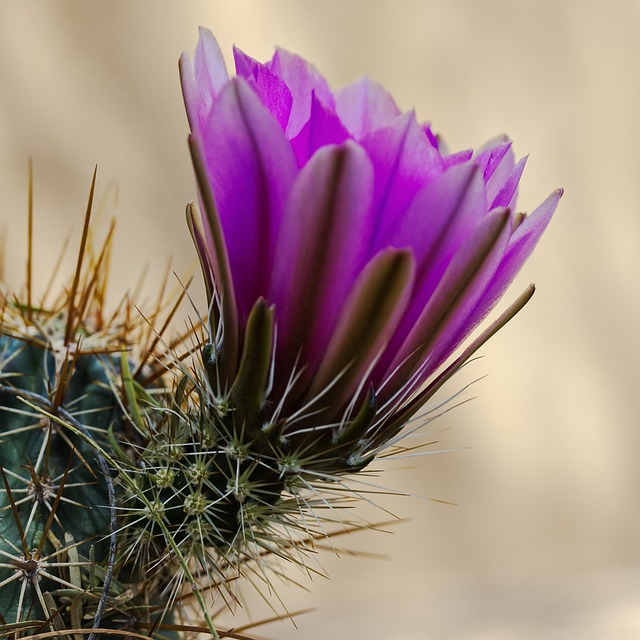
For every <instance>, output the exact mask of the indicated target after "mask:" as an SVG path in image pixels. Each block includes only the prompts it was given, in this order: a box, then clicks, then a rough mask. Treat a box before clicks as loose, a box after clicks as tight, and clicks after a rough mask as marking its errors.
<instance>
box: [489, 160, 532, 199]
mask: <svg viewBox="0 0 640 640" xmlns="http://www.w3.org/2000/svg"><path fill="white" fill-rule="evenodd" d="M526 164H527V156H525V157H524V158H521V159H520V160H519V161H518V164H516V166H515V167H514V169H513V171H512V172H511V175H510V176H509V177H508V178H507V179H506V181H505V182H504V184H503V185H502V188H501V189H500V191H499V192H498V194H497V195H496V197H495V198H494V199H493V202H492V203H491V209H495V208H497V207H506V208H508V209H511V210H512V211H513V209H514V207H515V202H516V197H517V195H518V184H519V183H520V178H521V177H522V172H523V171H524V167H525V165H526Z"/></svg>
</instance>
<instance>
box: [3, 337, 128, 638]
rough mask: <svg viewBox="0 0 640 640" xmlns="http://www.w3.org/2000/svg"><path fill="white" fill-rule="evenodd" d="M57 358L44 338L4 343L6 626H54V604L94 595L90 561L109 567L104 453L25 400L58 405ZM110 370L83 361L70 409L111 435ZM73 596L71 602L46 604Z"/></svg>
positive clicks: (97, 359) (69, 393) (70, 391)
mask: <svg viewBox="0 0 640 640" xmlns="http://www.w3.org/2000/svg"><path fill="white" fill-rule="evenodd" d="M55 360H56V357H55V355H54V353H52V351H51V350H50V349H48V348H47V346H46V344H45V343H43V341H42V340H40V339H37V338H36V339H33V340H32V341H31V342H25V341H23V340H19V339H17V338H12V337H7V336H0V370H1V372H2V373H1V378H0V382H1V383H2V385H3V387H2V389H3V390H2V392H0V465H2V468H3V470H4V477H5V481H6V483H7V484H8V488H7V487H6V486H3V487H2V491H1V492H0V508H1V509H2V510H1V511H0V514H1V520H0V532H1V536H0V553H1V555H2V559H1V560H0V562H1V563H2V564H1V566H2V567H3V568H2V569H1V570H0V571H1V573H0V575H1V576H2V577H1V578H0V583H3V586H2V587H1V588H0V611H1V612H2V615H3V617H4V621H5V623H6V624H11V623H18V622H23V621H28V620H40V621H42V620H47V619H48V618H49V617H50V616H51V614H52V611H51V610H49V611H43V609H44V608H45V607H47V608H49V605H50V604H51V603H52V602H56V606H57V605H58V604H62V605H65V604H66V605H67V606H66V607H64V606H63V607H62V609H63V610H64V609H65V608H69V609H70V607H71V604H72V602H73V598H74V596H73V590H74V589H75V590H76V591H77V592H78V593H77V594H76V597H77V596H78V595H79V594H80V593H81V592H82V591H83V590H85V589H87V590H89V591H90V590H91V589H90V586H89V584H88V580H89V578H88V575H89V566H88V558H89V556H90V555H91V556H93V557H95V558H98V559H102V558H104V557H106V555H107V550H108V541H107V539H106V535H108V533H109V508H108V507H109V496H108V494H107V489H106V485H105V478H104V477H103V474H102V472H101V470H100V469H99V467H98V465H97V464H96V460H95V455H96V452H95V450H93V449H92V448H91V446H90V445H89V444H87V443H86V442H84V441H83V440H82V439H80V438H79V437H78V436H77V435H75V434H74V433H72V432H71V431H69V430H65V429H64V427H63V426H61V425H60V424H59V423H56V422H55V421H54V420H51V419H50V418H47V417H46V416H45V415H43V413H42V412H41V411H39V410H38V409H36V408H34V407H33V406H31V407H30V406H29V405H28V404H26V403H25V402H24V401H23V400H21V399H20V398H23V399H24V400H26V401H27V402H30V404H32V405H33V404H34V400H36V399H37V398H38V397H40V398H42V399H44V400H46V401H48V398H49V397H50V392H51V391H52V390H55V389H56V385H57V384H59V381H56V376H57V375H58V374H59V371H57V369H58V368H57V367H56V362H55ZM108 366H109V365H108V363H107V360H106V358H105V357H104V356H97V355H81V356H79V357H78V358H76V359H75V362H74V364H73V372H72V374H71V376H70V378H69V380H68V382H67V384H66V389H65V392H64V394H63V398H62V404H61V406H62V407H64V408H65V409H66V411H68V412H69V413H70V414H71V415H73V416H75V417H76V419H77V420H78V421H79V422H81V423H82V424H84V425H86V427H87V428H92V429H106V428H107V427H108V426H109V425H110V424H111V423H112V422H113V421H114V420H115V419H116V416H117V414H118V406H117V401H116V398H115V397H114V394H113V392H112V390H111V388H110V386H109V382H108V379H107V372H106V368H107V367H108ZM11 388H13V390H14V392H12V391H11ZM41 408H42V407H40V409H41ZM12 502H13V504H12ZM52 513H53V516H52V515H51V514H52ZM82 559H84V560H82ZM12 565H13V566H12ZM12 578H13V579H12ZM97 586H98V585H97V582H96V583H95V584H94V585H93V587H94V589H95V588H96V587H97ZM65 589H66V591H67V592H68V595H67V596H66V599H65V597H63V599H62V600H59V599H58V600H56V599H54V600H51V598H49V597H48V596H43V594H45V593H46V594H50V593H52V592H56V591H60V590H65ZM95 590H96V594H97V595H96V594H94V597H93V599H94V600H96V602H97V597H99V590H98V589H95ZM90 600H91V596H90V595H88V594H87V595H86V598H85V602H84V603H83V609H86V610H87V611H89V610H91V608H92V606H93V608H95V606H96V602H94V603H93V605H92V603H91V602H90ZM76 609H78V610H79V606H77V607H76ZM54 610H55V609H54ZM57 615H58V616H61V617H63V613H62V612H59V613H58V614H57ZM68 622H71V620H69V621H68ZM54 627H55V624H54Z"/></svg>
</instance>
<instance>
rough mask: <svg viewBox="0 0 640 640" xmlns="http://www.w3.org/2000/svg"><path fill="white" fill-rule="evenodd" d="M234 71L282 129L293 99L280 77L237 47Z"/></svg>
mask: <svg viewBox="0 0 640 640" xmlns="http://www.w3.org/2000/svg"><path fill="white" fill-rule="evenodd" d="M233 58H234V60H235V63H236V73H237V74H238V75H239V76H241V77H243V78H244V79H245V80H246V81H247V82H248V83H249V85H250V86H251V88H252V89H253V90H254V91H255V92H256V93H257V94H258V95H259V96H260V99H261V100H262V102H263V103H264V105H265V107H267V109H269V111H270V112H271V113H272V114H273V117H274V118H275V119H276V120H277V121H278V123H279V124H280V127H281V128H282V130H283V131H284V130H285V129H286V128H287V123H288V122H289V117H290V114H291V105H292V103H293V99H292V97H291V91H289V88H288V87H287V85H286V83H285V81H284V80H282V78H280V77H278V76H277V75H276V74H275V73H274V72H273V71H272V70H271V69H270V68H269V66H268V65H266V64H262V62H258V61H257V60H254V59H253V58H252V57H251V56H248V55H247V54H246V53H244V52H243V51H242V50H240V49H238V48H237V47H234V48H233Z"/></svg>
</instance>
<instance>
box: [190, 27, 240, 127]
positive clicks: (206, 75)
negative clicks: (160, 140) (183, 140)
mask: <svg viewBox="0 0 640 640" xmlns="http://www.w3.org/2000/svg"><path fill="white" fill-rule="evenodd" d="M199 33H200V38H199V39H198V44H197V45H196V50H195V53H194V56H193V65H192V64H191V61H190V60H189V56H188V54H186V53H183V54H182V56H180V81H181V83H182V95H183V97H184V103H185V107H186V110H187V118H188V119H189V125H190V126H191V130H192V131H194V130H198V131H202V129H203V128H204V125H205V124H206V122H207V119H208V118H209V112H210V111H211V105H212V103H213V100H214V99H215V98H216V96H218V94H219V93H220V92H221V91H222V88H223V87H224V85H225V84H227V82H228V81H229V74H228V72H227V67H226V65H225V62H224V58H223V57H222V52H221V51H220V47H219V45H218V41H217V40H216V39H215V37H214V36H213V34H212V33H211V31H209V30H208V29H205V28H203V27H200V30H199Z"/></svg>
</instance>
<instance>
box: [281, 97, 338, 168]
mask: <svg viewBox="0 0 640 640" xmlns="http://www.w3.org/2000/svg"><path fill="white" fill-rule="evenodd" d="M349 137H350V136H349V132H348V131H347V129H346V128H345V126H344V125H343V124H342V122H341V120H340V118H338V116H337V114H336V112H335V111H334V110H333V109H331V108H330V107H327V106H325V105H324V104H323V103H322V102H321V101H320V100H318V98H317V97H316V95H315V93H314V94H313V96H312V97H311V113H310V115H309V119H308V120H307V122H306V123H305V125H304V127H302V129H301V130H300V133H298V135H297V136H296V137H295V138H294V139H293V140H292V141H291V147H292V148H293V151H294V153H295V154H296V158H297V159H298V166H300V167H301V166H303V165H304V164H305V163H306V162H307V161H308V160H309V158H310V157H311V156H312V155H313V154H314V153H315V152H316V151H317V150H318V149H319V148H320V147H324V146H325V145H329V144H340V143H342V142H344V141H345V140H347V139H348V138H349Z"/></svg>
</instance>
